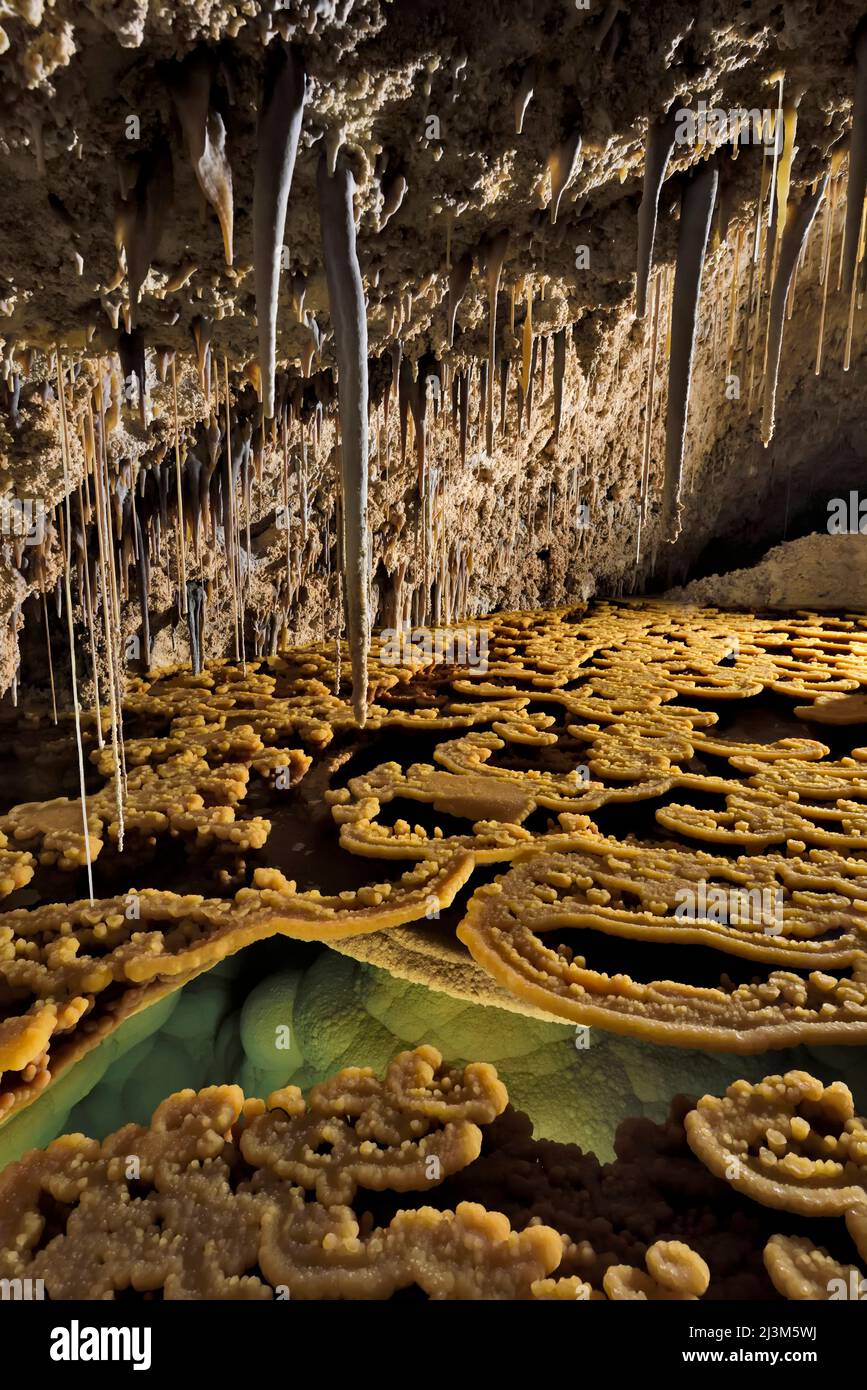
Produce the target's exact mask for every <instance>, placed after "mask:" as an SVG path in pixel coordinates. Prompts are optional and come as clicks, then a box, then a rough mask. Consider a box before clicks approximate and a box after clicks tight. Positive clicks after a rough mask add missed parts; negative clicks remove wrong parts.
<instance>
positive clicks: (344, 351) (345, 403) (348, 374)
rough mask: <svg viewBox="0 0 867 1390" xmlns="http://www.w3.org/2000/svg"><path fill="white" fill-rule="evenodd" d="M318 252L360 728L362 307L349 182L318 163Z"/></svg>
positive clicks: (347, 174)
mask: <svg viewBox="0 0 867 1390" xmlns="http://www.w3.org/2000/svg"><path fill="white" fill-rule="evenodd" d="M317 181H318V188H319V215H320V223H321V228H322V251H323V259H324V261H325V273H326V277H327V280H328V300H329V305H330V309H331V321H332V323H333V325H334V342H335V349H336V353H337V369H338V373H339V380H338V409H339V416H340V442H341V452H340V463H341V495H342V498H343V523H344V528H345V550H344V571H345V585H344V587H345V601H346V611H347V626H348V631H349V648H350V654H351V661H352V704H353V710H354V712H355V718H356V721H357V723H358V724H359V725H363V724H364V723H365V722H366V719H367V653H368V647H369V643H370V621H369V611H368V609H369V603H368V595H369V568H370V543H369V538H368V523H367V471H368V458H367V451H368V442H367V395H368V384H367V310H366V305H365V301H364V286H363V284H362V280H361V271H360V269H359V265H358V253H357V249H356V243H355V218H354V213H353V205H352V195H353V192H354V190H355V179H354V178H353V175H352V172H351V170H350V169H349V166H348V165H347V164H346V163H345V162H343V163H341V162H339V163H338V167H337V170H336V172H335V174H334V176H333V177H332V176H331V175H329V173H328V167H327V164H326V163H324V162H323V161H322V160H320V163H319V170H318V175H317Z"/></svg>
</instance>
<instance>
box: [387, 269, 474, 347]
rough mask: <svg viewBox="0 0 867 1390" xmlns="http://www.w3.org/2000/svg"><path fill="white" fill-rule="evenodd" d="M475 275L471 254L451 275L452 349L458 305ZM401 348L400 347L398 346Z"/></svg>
mask: <svg viewBox="0 0 867 1390" xmlns="http://www.w3.org/2000/svg"><path fill="white" fill-rule="evenodd" d="M472 273H473V258H472V255H471V254H469V253H468V254H467V255H466V256H461V258H460V260H458V261H455V263H454V265H453V266H452V269H451V274H450V275H449V311H448V314H449V316H448V338H447V341H448V345H449V347H452V345H453V344H454V341H455V319H456V317H457V312H458V305H459V304H460V302H461V300H462V299H463V297H464V295H465V294H466V292H467V287H468V285H469V283H470V276H471V275H472ZM398 346H399V345H398Z"/></svg>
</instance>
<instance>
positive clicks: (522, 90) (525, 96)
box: [515, 63, 536, 135]
mask: <svg viewBox="0 0 867 1390" xmlns="http://www.w3.org/2000/svg"><path fill="white" fill-rule="evenodd" d="M535 87H536V64H535V63H528V64H527V66H526V67H525V68H524V71H523V72H522V73H521V80H520V82H519V83H518V87H517V90H516V92H515V134H516V135H521V134H523V131H524V117H525V116H526V114H527V107H528V106H529V105H530V102H531V101H532V100H533V92H534V90H535Z"/></svg>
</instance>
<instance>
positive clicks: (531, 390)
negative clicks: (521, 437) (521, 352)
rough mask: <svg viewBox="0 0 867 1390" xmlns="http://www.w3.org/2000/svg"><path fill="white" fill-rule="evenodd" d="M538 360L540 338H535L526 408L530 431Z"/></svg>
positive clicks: (531, 352) (531, 355)
mask: <svg viewBox="0 0 867 1390" xmlns="http://www.w3.org/2000/svg"><path fill="white" fill-rule="evenodd" d="M538 358H539V339H538V338H534V339H533V346H532V349H531V351H530V372H529V375H528V378H527V396H526V408H527V428H528V429H529V427H530V424H531V423H532V419H533V393H534V386H535V381H536V364H537V362H538Z"/></svg>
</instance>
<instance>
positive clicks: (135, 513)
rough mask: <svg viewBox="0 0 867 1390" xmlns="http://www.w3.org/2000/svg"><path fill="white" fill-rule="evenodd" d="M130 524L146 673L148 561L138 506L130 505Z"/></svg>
mask: <svg viewBox="0 0 867 1390" xmlns="http://www.w3.org/2000/svg"><path fill="white" fill-rule="evenodd" d="M131 510H132V524H133V526H134V527H135V538H136V550H137V555H136V578H137V581H138V599H139V607H140V609H141V650H142V664H143V666H144V669H145V670H146V671H148V670H149V669H150V664H151V623H150V561H149V559H148V552H147V545H146V542H145V535H144V531H143V528H142V524H141V514H140V511H139V504H138V502H136V501H133V503H132V508H131Z"/></svg>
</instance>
